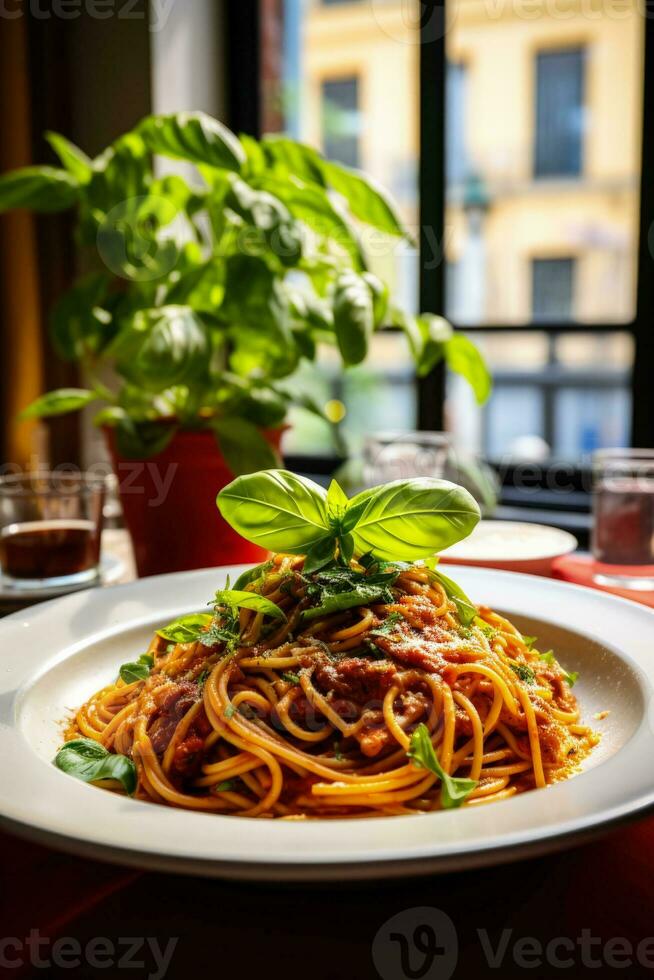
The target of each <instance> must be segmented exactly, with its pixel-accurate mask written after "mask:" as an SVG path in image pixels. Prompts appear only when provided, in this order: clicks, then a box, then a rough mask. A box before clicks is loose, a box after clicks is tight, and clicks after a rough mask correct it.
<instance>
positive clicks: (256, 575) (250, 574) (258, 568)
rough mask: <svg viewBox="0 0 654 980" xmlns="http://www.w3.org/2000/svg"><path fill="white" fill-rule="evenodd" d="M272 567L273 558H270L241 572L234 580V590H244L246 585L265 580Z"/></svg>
mask: <svg viewBox="0 0 654 980" xmlns="http://www.w3.org/2000/svg"><path fill="white" fill-rule="evenodd" d="M272 567H273V561H272V558H269V559H268V561H262V562H261V564H260V565H255V566H254V568H248V570H247V571H245V572H241V574H240V575H239V577H238V578H237V579H236V581H235V582H234V590H235V591H236V592H242V591H243V590H244V589H245V586H246V585H252V584H253V583H258V582H263V580H264V578H265V577H266V575H267V574H268V572H269V571H270V569H271V568H272Z"/></svg>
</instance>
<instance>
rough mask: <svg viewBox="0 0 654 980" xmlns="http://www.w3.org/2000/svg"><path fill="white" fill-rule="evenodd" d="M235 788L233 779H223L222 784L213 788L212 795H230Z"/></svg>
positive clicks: (217, 784)
mask: <svg viewBox="0 0 654 980" xmlns="http://www.w3.org/2000/svg"><path fill="white" fill-rule="evenodd" d="M235 788H236V780H235V779H223V781H222V782H220V783H216V785H215V786H214V788H213V792H214V793H231V792H232V791H233V790H234V789H235Z"/></svg>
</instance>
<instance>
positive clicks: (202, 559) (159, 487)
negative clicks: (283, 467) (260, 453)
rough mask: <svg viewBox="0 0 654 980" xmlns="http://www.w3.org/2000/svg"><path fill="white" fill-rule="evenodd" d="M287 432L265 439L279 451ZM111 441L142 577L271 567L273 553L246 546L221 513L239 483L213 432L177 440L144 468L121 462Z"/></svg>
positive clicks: (141, 463)
mask: <svg viewBox="0 0 654 980" xmlns="http://www.w3.org/2000/svg"><path fill="white" fill-rule="evenodd" d="M283 431H284V430H283V428H281V429H272V430H269V431H266V432H264V435H265V436H266V438H267V439H268V441H269V442H270V443H271V445H273V446H274V447H275V448H276V449H279V442H280V439H281V436H282V433H283ZM105 435H106V439H107V444H108V447H109V452H110V455H111V460H112V463H113V468H114V472H115V473H116V476H117V478H118V484H119V491H120V500H121V503H122V506H123V513H124V516H125V524H126V526H127V529H128V531H129V533H130V536H131V539H132V544H133V546H134V557H135V559H136V567H137V569H138V573H139V575H140V576H145V575H158V574H159V573H160V572H178V571H184V570H186V569H190V568H210V567H212V566H214V565H226V564H232V563H234V564H236V563H239V562H260V561H263V560H265V558H266V557H267V555H268V552H266V551H264V550H263V549H262V548H259V547H258V546H257V545H254V544H250V542H249V541H245V540H244V539H243V538H242V537H240V535H238V534H237V533H236V531H234V530H232V528H231V527H230V526H229V524H227V523H226V522H225V521H224V520H223V519H222V517H221V516H220V513H219V512H218V508H217V507H216V494H217V493H218V491H219V490H221V489H222V488H223V487H224V486H226V485H227V484H228V483H230V482H231V480H233V478H234V476H233V474H232V472H231V471H230V470H229V468H228V466H227V464H226V462H225V460H224V459H223V457H222V454H221V452H220V450H219V448H218V444H217V443H216V440H215V438H214V436H213V434H212V433H211V432H208V431H199V432H177V433H176V434H175V435H174V436H173V438H172V439H171V441H170V442H169V443H168V445H167V446H166V448H165V449H164V450H163V452H161V453H158V454H157V455H155V456H151V457H149V458H148V459H145V460H134V459H126V458H125V457H124V456H121V454H120V453H119V451H118V448H117V446H116V438H115V432H114V430H113V429H110V428H107V429H106V430H105Z"/></svg>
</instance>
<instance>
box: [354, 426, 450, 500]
mask: <svg viewBox="0 0 654 980" xmlns="http://www.w3.org/2000/svg"><path fill="white" fill-rule="evenodd" d="M451 448H452V440H451V439H450V436H449V434H448V433H447V432H373V433H371V434H370V435H369V436H367V437H366V440H365V442H364V446H363V478H364V482H365V485H366V486H368V487H372V486H376V485H377V484H378V483H388V482H389V481H390V480H407V479H410V478H411V477H414V476H433V477H437V478H442V477H443V476H444V475H445V469H446V466H447V462H448V456H449V454H450V450H451Z"/></svg>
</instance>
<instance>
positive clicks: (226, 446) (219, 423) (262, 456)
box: [211, 418, 279, 476]
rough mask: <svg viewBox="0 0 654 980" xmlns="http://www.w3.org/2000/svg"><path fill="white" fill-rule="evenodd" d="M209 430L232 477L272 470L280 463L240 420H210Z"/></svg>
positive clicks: (252, 427) (249, 424) (258, 435)
mask: <svg viewBox="0 0 654 980" xmlns="http://www.w3.org/2000/svg"><path fill="white" fill-rule="evenodd" d="M211 427H212V429H213V431H214V434H215V436H216V439H217V441H218V445H219V446H220V451H221V452H222V454H223V456H224V457H225V461H226V463H227V465H228V466H229V468H230V470H231V471H232V473H233V474H234V475H235V476H241V475H242V474H244V473H256V471H257V470H267V469H271V468H272V467H274V466H276V465H277V463H278V462H279V459H278V457H277V455H276V453H275V450H274V449H273V447H272V446H271V445H270V443H269V442H268V441H267V440H266V438H265V436H264V435H263V434H262V433H261V432H260V431H259V429H258V428H257V427H256V425H253V424H252V422H248V421H247V420H246V419H242V418H223V419H213V421H212V423H211Z"/></svg>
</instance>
